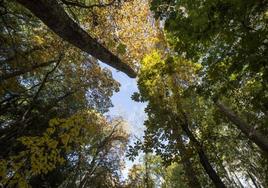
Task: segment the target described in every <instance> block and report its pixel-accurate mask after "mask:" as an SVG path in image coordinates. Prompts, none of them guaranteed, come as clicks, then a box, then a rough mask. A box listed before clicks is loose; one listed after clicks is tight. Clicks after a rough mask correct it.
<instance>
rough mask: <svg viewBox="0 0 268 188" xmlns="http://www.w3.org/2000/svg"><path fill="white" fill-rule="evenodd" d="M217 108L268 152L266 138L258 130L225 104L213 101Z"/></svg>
mask: <svg viewBox="0 0 268 188" xmlns="http://www.w3.org/2000/svg"><path fill="white" fill-rule="evenodd" d="M215 104H216V106H217V107H218V108H219V110H220V111H221V112H222V113H223V114H224V115H225V116H226V117H227V118H228V120H230V121H231V122H232V123H233V124H235V125H236V127H237V128H238V129H239V130H241V131H242V132H243V133H244V134H245V135H246V136H247V138H248V139H249V140H251V141H252V142H254V143H255V144H256V145H257V146H259V148H260V149H262V150H263V151H264V152H265V153H266V154H267V152H268V139H267V137H265V136H264V135H263V134H261V133H260V132H259V131H257V130H254V128H251V126H250V125H249V124H247V123H246V122H245V121H244V120H242V119H241V118H239V117H238V116H237V115H236V114H235V112H234V111H232V110H231V109H230V108H228V107H227V106H225V105H224V104H223V103H222V102H220V101H217V102H215Z"/></svg>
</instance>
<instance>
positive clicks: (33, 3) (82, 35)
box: [17, 0, 136, 78]
mask: <svg viewBox="0 0 268 188" xmlns="http://www.w3.org/2000/svg"><path fill="white" fill-rule="evenodd" d="M17 2H19V3H20V4H21V5H23V6H24V7H26V8H27V9H29V10H30V11H31V12H32V13H33V14H34V15H35V16H37V17H38V18H39V19H40V20H42V21H43V22H44V23H45V24H46V25H47V26H48V27H49V28H50V29H51V30H52V31H54V32H55V33H56V34H57V35H59V36H60V37H61V38H63V39H64V40H66V41H68V42H69V43H71V44H73V45H74V46H76V47H78V48H80V49H81V50H83V51H85V52H87V53H89V54H90V55H92V56H93V57H95V58H97V59H99V60H100V61H102V62H103V63H106V64H108V65H110V66H112V67H114V68H115V69H117V70H119V71H122V72H124V73H125V74H127V75H128V76H129V77H131V78H134V77H136V73H135V71H134V70H133V69H132V68H131V67H130V66H129V65H128V64H126V63H123V62H122V61H121V60H120V59H119V58H118V57H117V56H115V55H114V54H113V53H111V52H110V51H109V50H108V49H106V48H105V47H104V46H103V45H101V44H100V43H98V41H97V40H96V39H94V38H92V37H91V36H90V35H89V34H88V33H87V32H86V31H85V30H83V29H82V28H81V27H80V26H79V25H78V24H77V23H76V22H74V21H73V19H72V18H71V17H70V16H69V15H68V14H67V13H66V12H65V10H64V8H63V7H62V6H61V5H60V4H59V2H58V1H57V0H17Z"/></svg>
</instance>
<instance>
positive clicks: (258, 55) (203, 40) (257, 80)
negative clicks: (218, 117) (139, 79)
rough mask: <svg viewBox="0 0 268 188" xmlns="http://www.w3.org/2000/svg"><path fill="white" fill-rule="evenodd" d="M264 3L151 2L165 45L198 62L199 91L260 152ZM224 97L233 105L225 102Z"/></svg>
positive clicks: (264, 90)
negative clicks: (162, 26) (161, 25)
mask: <svg viewBox="0 0 268 188" xmlns="http://www.w3.org/2000/svg"><path fill="white" fill-rule="evenodd" d="M265 7H267V2H266V1H262V2H258V1H250V2H247V3H245V1H213V0H212V1H210V0H209V1H205V2H203V1H195V2H190V1H170V2H168V3H167V2H165V1H153V2H152V9H153V10H154V11H155V13H156V16H157V17H160V18H164V19H165V30H166V36H167V40H168V42H169V44H170V47H171V48H172V49H173V50H174V51H175V52H176V53H178V54H179V55H182V56H183V57H186V58H187V59H189V60H192V61H194V62H196V63H201V64H202V66H203V70H202V71H200V78H201V80H200V82H199V84H197V85H198V86H197V87H198V88H199V89H198V90H199V92H200V93H202V94H203V95H205V96H206V97H207V98H210V99H212V100H214V101H215V105H217V106H218V107H219V110H220V111H221V112H222V115H223V116H226V117H227V119H228V120H229V121H231V122H232V123H233V124H234V125H236V126H237V128H238V129H240V130H241V131H242V132H243V133H244V134H245V135H247V137H248V139H250V140H251V141H252V142H254V143H255V144H256V145H258V146H259V147H260V149H262V150H263V152H264V153H265V152H267V138H266V137H265V135H266V133H267V126H265V125H266V124H267V115H266V114H267V113H266V111H267V109H266V106H267V97H266V96H267V95H266V93H267V87H266V85H267V67H266V64H267V63H266V61H267V38H266V36H267V31H268V30H267V15H266V14H267V12H266V11H267V10H266V8H265ZM222 100H223V101H222ZM217 101H218V102H217ZM224 103H225V106H224V107H223V104H224ZM226 103H230V104H233V105H230V106H229V107H228V106H226ZM220 104H221V105H220ZM227 109H228V110H227ZM233 109H235V110H236V111H237V112H239V113H236V114H234V113H233V115H235V118H234V116H233V117H231V116H230V114H231V112H232V111H233ZM226 110H227V111H228V113H227V111H226ZM238 114H239V115H238ZM248 114H251V116H250V118H248V117H249V115H248ZM239 116H240V117H239ZM247 121H248V123H247ZM238 122H240V123H238ZM242 122H243V123H242ZM251 124H252V125H251ZM256 127H258V128H256ZM256 129H259V130H260V131H259V130H256ZM266 155H267V154H266Z"/></svg>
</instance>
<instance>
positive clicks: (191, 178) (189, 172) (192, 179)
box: [177, 135, 201, 188]
mask: <svg viewBox="0 0 268 188" xmlns="http://www.w3.org/2000/svg"><path fill="white" fill-rule="evenodd" d="M177 138H178V140H177V146H178V149H179V151H180V155H181V161H182V166H183V170H184V171H185V174H186V178H187V180H188V185H189V187H191V188H201V185H200V183H199V180H198V179H197V177H196V173H195V171H194V169H193V166H192V163H191V161H190V159H189V156H187V149H186V147H185V145H184V143H183V140H182V138H181V135H178V137H177Z"/></svg>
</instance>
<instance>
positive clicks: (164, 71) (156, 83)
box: [139, 51, 201, 98]
mask: <svg viewBox="0 0 268 188" xmlns="http://www.w3.org/2000/svg"><path fill="white" fill-rule="evenodd" d="M200 69H201V65H200V64H197V63H193V62H191V61H187V60H185V59H184V58H181V57H174V58H172V59H171V58H169V57H167V58H166V57H163V56H162V55H161V54H160V53H159V52H158V51H153V52H152V53H151V54H148V55H147V56H145V57H144V59H143V61H142V62H141V71H140V75H139V85H140V86H141V87H142V88H143V89H144V90H146V92H147V95H149V96H150V97H164V98H166V93H167V89H169V92H170V93H173V94H175V93H176V94H179V93H181V92H182V91H183V88H184V87H186V85H187V86H189V85H191V84H192V83H194V82H195V81H196V79H197V72H198V71H199V70H200Z"/></svg>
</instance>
